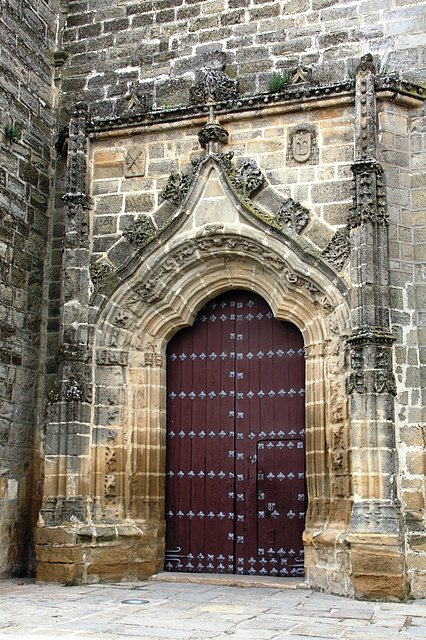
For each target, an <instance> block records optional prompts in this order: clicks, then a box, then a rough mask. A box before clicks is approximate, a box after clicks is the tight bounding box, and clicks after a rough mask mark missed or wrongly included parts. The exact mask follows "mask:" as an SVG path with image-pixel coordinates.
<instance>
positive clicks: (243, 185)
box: [233, 159, 265, 198]
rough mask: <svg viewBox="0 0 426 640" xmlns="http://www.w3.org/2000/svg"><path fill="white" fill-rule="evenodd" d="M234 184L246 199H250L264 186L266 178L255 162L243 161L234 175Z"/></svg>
mask: <svg viewBox="0 0 426 640" xmlns="http://www.w3.org/2000/svg"><path fill="white" fill-rule="evenodd" d="M233 181H234V184H235V186H236V187H237V189H239V191H241V193H242V194H243V196H244V197H245V198H248V197H250V196H251V195H252V194H253V193H256V191H259V189H260V188H261V187H262V186H263V185H264V183H265V176H264V175H263V173H262V171H261V170H260V169H259V167H258V166H257V164H256V162H255V161H254V160H249V159H247V160H241V161H240V162H239V164H238V167H237V170H236V172H235V175H234V179H233Z"/></svg>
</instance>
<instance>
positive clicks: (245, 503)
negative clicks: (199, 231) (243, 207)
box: [165, 291, 306, 576]
mask: <svg viewBox="0 0 426 640" xmlns="http://www.w3.org/2000/svg"><path fill="white" fill-rule="evenodd" d="M167 381H168V382H167V397H168V403H167V415H168V423H167V424H168V426H167V464H166V474H167V488H166V522H167V534H166V562H165V568H166V570H169V571H192V572H211V573H238V574H253V575H255V574H260V575H277V576H296V575H303V545H302V533H303V529H304V523H305V507H306V489H305V401H304V394H305V366H304V350H303V338H302V335H301V333H300V331H299V329H298V328H297V327H296V326H295V325H293V324H291V323H287V322H280V321H278V320H276V319H275V318H274V317H273V314H272V312H271V309H270V307H269V305H268V304H267V303H266V302H265V300H263V298H261V297H260V296H258V295H256V294H254V293H252V292H247V291H229V292H227V293H225V294H223V295H221V296H220V297H218V298H215V299H214V300H212V301H210V302H209V303H208V304H206V305H205V306H204V307H203V309H202V310H201V311H200V312H199V314H198V316H197V318H196V320H195V322H194V324H193V326H192V327H189V328H186V329H183V330H182V331H180V332H179V333H178V334H176V336H175V337H174V338H173V339H172V340H171V341H170V343H169V346H168V349H167Z"/></svg>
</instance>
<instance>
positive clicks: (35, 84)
mask: <svg viewBox="0 0 426 640" xmlns="http://www.w3.org/2000/svg"><path fill="white" fill-rule="evenodd" d="M58 10H59V2H55V1H52V2H49V3H46V2H44V1H43V0H33V1H32V2H30V1H27V0H10V1H9V0H3V1H2V2H1V4H0V59H1V62H0V341H1V345H0V576H3V575H10V572H11V571H12V572H13V573H15V574H22V573H25V571H26V570H27V566H28V553H29V548H30V546H31V539H32V529H33V527H34V521H35V520H36V518H37V511H38V504H37V505H35V506H34V509H33V510H32V509H31V502H32V489H33V486H34V483H35V484H37V477H38V471H37V469H39V468H40V464H41V462H40V455H37V454H35V457H34V449H33V447H34V444H35V439H34V424H35V418H36V415H37V408H38V406H39V405H38V397H39V396H38V395H37V392H38V391H39V389H40V388H41V387H42V382H41V381H42V375H41V371H42V369H41V366H40V362H39V352H40V346H41V342H40V341H42V340H43V339H42V338H41V335H42V325H43V306H42V301H43V299H44V298H45V297H46V293H45V288H44V287H45V283H44V263H45V259H46V256H47V253H48V251H49V228H50V219H49V215H48V210H47V207H48V199H49V187H50V185H49V170H50V165H51V160H52V157H53V156H52V144H53V143H54V131H55V123H56V114H55V112H54V111H53V110H52V106H53V100H54V98H53V85H52V81H53V74H54V67H53V50H54V44H55V38H56V24H57V14H58Z"/></svg>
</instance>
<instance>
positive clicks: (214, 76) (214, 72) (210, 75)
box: [190, 51, 238, 104]
mask: <svg viewBox="0 0 426 640" xmlns="http://www.w3.org/2000/svg"><path fill="white" fill-rule="evenodd" d="M225 66H226V63H225V54H224V53H223V52H221V51H214V52H212V53H209V54H206V55H205V56H204V68H205V73H204V78H203V80H202V81H201V82H198V83H197V84H195V85H194V86H193V87H191V90H190V101H191V103H193V104H204V103H206V102H221V101H229V100H231V101H232V100H235V99H237V98H238V80H234V79H233V78H230V77H229V76H227V75H226V74H225V73H224V69H225Z"/></svg>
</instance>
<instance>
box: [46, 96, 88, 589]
mask: <svg viewBox="0 0 426 640" xmlns="http://www.w3.org/2000/svg"><path fill="white" fill-rule="evenodd" d="M87 121H88V113H87V107H86V106H85V105H83V104H77V105H76V108H75V111H74V113H73V115H72V117H71V120H70V125H69V147H68V166H67V193H66V194H65V196H64V197H63V200H64V202H65V204H66V217H65V229H64V241H63V255H62V286H61V308H60V348H59V354H58V359H59V362H58V364H59V371H58V380H57V384H56V387H55V388H54V389H53V390H52V391H51V393H50V396H49V407H48V423H47V428H46V439H45V483H44V492H43V503H42V508H41V513H40V521H39V530H38V534H37V541H38V546H37V558H38V572H37V576H38V578H39V579H41V580H57V581H62V582H67V581H72V579H73V576H74V575H75V573H76V572H77V573H78V572H79V571H78V565H79V563H81V561H82V560H81V558H80V555H81V549H80V548H79V547H78V546H76V547H74V546H71V547H67V552H66V553H64V551H63V550H62V553H63V556H62V559H60V558H59V555H60V554H59V553H56V555H55V549H54V548H52V545H56V544H57V543H63V542H72V541H73V540H74V538H75V534H73V533H72V531H71V529H72V526H71V529H70V526H69V525H70V524H71V525H74V526H75V525H76V524H77V523H80V524H81V523H86V522H88V521H89V520H90V511H91V504H90V498H89V496H90V484H89V483H90V474H89V452H90V440H91V430H90V423H91V410H92V409H91V400H92V384H91V357H90V350H89V324H88V321H89V318H88V309H89V296H90V274H89V261H90V247H89V241H90V240H89V208H90V205H91V200H90V198H89V197H88V196H87V194H86V174H87V161H86V156H87V145H88V140H87V136H86V126H87ZM64 523H67V525H68V527H67V529H66V531H65V530H62V531H58V526H59V525H63V524H64ZM56 556H58V558H57V557H56ZM64 563H67V564H66V567H65V564H64ZM64 567H65V568H64Z"/></svg>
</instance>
